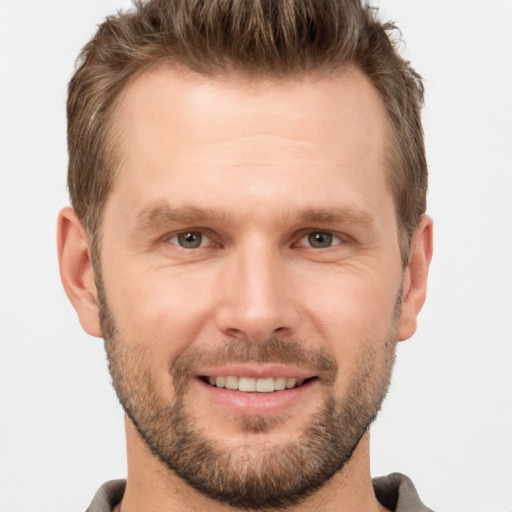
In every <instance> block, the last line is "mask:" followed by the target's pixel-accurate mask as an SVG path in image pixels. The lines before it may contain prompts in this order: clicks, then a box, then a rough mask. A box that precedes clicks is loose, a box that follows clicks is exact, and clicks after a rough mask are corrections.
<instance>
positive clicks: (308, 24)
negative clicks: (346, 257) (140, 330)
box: [67, 0, 427, 265]
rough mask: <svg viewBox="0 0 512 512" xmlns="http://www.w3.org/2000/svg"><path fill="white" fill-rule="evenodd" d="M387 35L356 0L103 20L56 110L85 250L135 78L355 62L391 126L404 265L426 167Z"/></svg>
mask: <svg viewBox="0 0 512 512" xmlns="http://www.w3.org/2000/svg"><path fill="white" fill-rule="evenodd" d="M395 30H396V27H395V26H394V25H393V24H390V23H382V22H380V21H379V20H378V19H377V16H376V12H375V9H374V8H371V7H368V6H365V5H362V4H361V1H360V0H149V1H147V2H142V1H138V2H136V3H135V6H134V9H133V10H131V11H128V12H119V13H118V14H117V15H116V16H112V17H108V18H107V19H106V21H105V22H104V23H103V24H102V25H100V27H99V28H98V31H97V32H96V34H95V36H94V37H93V38H92V40H91V41H90V42H89V43H87V45H86V46H85V47H84V48H83V50H82V51H81V53H80V56H79V59H78V68H77V70H76V72H75V74H74V76H73V78H72V79H71V81H70V83H69V95H68V103H67V115H68V150H69V168H68V187H69V193H70V197H71V203H72V206H73V208H74V210H75V212H76V213H77V215H78V217H79V218H80V220H81V222H82V223H83V224H84V226H85V227H86V229H87V231H88V233H89V236H90V237H91V244H92V246H93V247H92V248H93V250H94V247H95V246H96V243H97V242H98V234H99V230H100V226H101V213H102V208H103V205H104V203H105V200H106V198H107V197H108V194H109V191H110V190H111V188H112V184H113V182H114V177H115V168H116V164H117V165H118V161H119V158H118V157H119V155H117V157H116V154H115V153H116V152H115V144H114V140H113V130H112V126H111V125H112V118H113V112H114V110H115V108H116V105H117V103H118V100H119V97H120V92H121V91H122V90H123V89H124V88H125V87H126V85H127V84H128V83H129V82H131V81H132V80H133V79H134V78H135V77H136V76H138V75H140V74H141V73H143V72H144V71H146V70H148V69H149V68H150V67H153V66H155V65H158V64H160V63H164V62H169V63H171V64H179V65H184V66H186V67H188V68H190V69H191V70H193V71H196V72H198V73H203V74H207V75H215V74H222V73H226V72H235V73H241V74H249V75H262V76H269V77H290V78H293V77H298V76H304V75H305V74H308V73H313V72H316V71H322V70H323V71H327V72H329V71H332V70H337V69H340V68H342V67H344V66H347V65H355V66H356V67H357V68H359V69H360V70H361V71H362V72H363V73H364V74H365V75H366V76H367V77H368V78H369V79H370V80H371V82H372V83H373V85H374V87H375V88H376V89H377V90H378V92H379V93H380V95H381V98H382V100H383V102H384V105H385V107H386V110H387V113H388V116H389V120H390V122H391V127H392V133H393V136H394V141H392V144H390V145H389V146H390V148H391V150H390V153H391V158H390V159H389V160H390V167H391V169H390V172H389V183H390V187H391V190H392V193H393V196H394V200H395V205H396V211H397V219H398V225H399V230H400V239H401V254H402V260H403V263H404V265H405V264H406V263H407V261H408V254H409V245H410V237H411V234H412V232H413V231H414V229H415V228H416V226H417V225H418V223H419V220H420V217H421V216H422V215H423V213H424V212H425V209H426V192H427V164H426V158H425V149H424V142H423V130H422V125H421V118H420V110H421V107H422V105H423V84H422V81H421V78H420V76H419V75H418V74H417V73H416V72H415V71H414V70H413V69H412V67H411V66H410V65H409V63H408V62H406V61H405V60H404V59H403V58H402V57H401V56H400V55H399V53H398V51H397V48H396V46H397V44H396V42H395V41H394V40H393V38H392V36H391V34H392V33H393V32H394V31H395Z"/></svg>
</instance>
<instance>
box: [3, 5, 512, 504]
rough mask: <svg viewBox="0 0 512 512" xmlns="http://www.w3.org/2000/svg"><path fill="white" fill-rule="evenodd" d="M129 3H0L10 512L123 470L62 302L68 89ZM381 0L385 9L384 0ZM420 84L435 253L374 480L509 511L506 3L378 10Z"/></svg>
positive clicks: (405, 348) (89, 487) (511, 197)
mask: <svg viewBox="0 0 512 512" xmlns="http://www.w3.org/2000/svg"><path fill="white" fill-rule="evenodd" d="M128 4H129V2H127V1H126V0H82V1H72V2H71V1H65V0H46V1H41V0H0V91H1V93H0V94H1V97H0V144H1V147H0V169H1V175H0V180H1V181H0V219H1V222H0V269H1V273H0V511H1V512H21V511H23V512H27V511H30V512H47V511H52V512H65V511H66V512H69V511H72V510H84V509H85V508H86V506H87V505H88V503H89V501H90V499H91V498H92V495H93V494H94V492H95V490H96V488H97V487H98V486H99V485H100V484H101V483H102V482H104V481H105V480H108V479H111V478H118V477H123V476H124V475H125V472H126V467H125V448H124V433H123V424H122V413H121V410H120V407H119V406H118V404H117V401H116V399H115V396H114V393H113V391H112V390H111V388H110V384H109V378H108V374H107V371H106V364H105V357H104V354H103V348H102V342H101V341H100V340H96V339H93V338H89V337H88V336H87V335H85V334H84V333H83V332H82V331H81V329H80V327H79V324H78V321H77V319H76V315H75V313H74V310H73V309H72V308H71V306H70V305H69V303H68V301H67V298H66V297H65V295H64V292H63V291H62V289H61V285H60V281H59V277H58V270H57V258H56V249H55V243H54V239H55V220H56V216H57V213H58V211H59V209H60V207H61V206H62V205H64V204H67V193H66V187H65V175H66V146H65V93H66V84H67V81H68V80H69V78H70V76H71V73H72V71H73V61H74V59H75V57H76V55H77V53H78V51H79V49H80V48H81V46H82V45H83V44H84V43H85V42H86V41H87V39H88V38H89V37H90V36H91V35H92V34H93V32H94V30H95V25H96V23H98V22H100V21H101V19H102V18H103V16H104V15H105V14H107V13H112V12H113V11H115V10H116V9H117V8H119V7H126V6H127V5H128ZM374 4H375V5H379V2H374ZM380 5H381V10H382V12H383V14H384V16H385V17H387V18H390V19H393V20H395V21H396V22H397V23H398V25H399V26H400V28H401V29H402V33H403V36H404V39H405V41H406V47H405V54H406V56H407V57H408V58H409V59H410V60H411V61H412V62H413V64H414V66H415V67H416V68H417V69H418V70H419V71H420V73H421V74H422V75H423V76H424V77H425V79H426V87H427V98H426V99H427V106H426V109H425V114H424V121H425V131H426V138H427V147H428V156H429V163H430V171H431V187H430V196H429V201H430V202H429V212H430V214H431V215H432V216H433V217H434V219H435V223H436V229H435V242H436V243H435V257H434V261H433V264H432V269H431V280H430V289H429V297H428V300H427V304H426V306H425V309H424V311H423V313H422V314H421V316H420V327H419V331H418V333H417V334H416V336H415V337H414V338H413V339H412V340H410V341H408V342H405V343H403V344H402V345H401V346H400V349H399V358H398V364H397V368H396V372H395V377H394V379H393V386H392V389H391V393H390V396H389V398H388V399H387V401H386V404H385V406H384V410H383V412H382V414H381V416H380V417H379V419H378V420H377V423H376V425H375V427H374V431H373V438H372V443H373V447H372V449H373V457H372V466H373V467H372V470H373V474H375V475H377V474H383V473H388V472H391V471H402V472H404V473H406V474H408V475H409V476H411V477H412V478H413V479H414V481H415V482H416V485H417V487H418V489H419V491H420V495H421V496H422V498H423V500H424V501H425V503H427V504H428V505H429V506H430V507H432V508H433V509H435V510H436V511H464V512H481V511H510V510H512V496H511V489H512V441H511V437H512V382H511V381H512V378H511V373H512V371H511V370H512V339H511V338H512V334H511V333H512V325H511V324H512V320H511V318H512V149H511V147H512V99H511V94H512V70H511V68H512V50H511V49H512V30H511V28H510V27H511V26H512V1H510V0H490V1H485V2H484V1H483V0H480V1H470V0H450V1H446V0H444V1H443V0H435V1H433V0H400V1H399V0H385V1H384V0H382V1H381V2H380Z"/></svg>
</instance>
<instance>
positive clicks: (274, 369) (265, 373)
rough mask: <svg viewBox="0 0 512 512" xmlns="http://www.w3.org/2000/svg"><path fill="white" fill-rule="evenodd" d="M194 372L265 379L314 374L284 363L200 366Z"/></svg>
mask: <svg viewBox="0 0 512 512" xmlns="http://www.w3.org/2000/svg"><path fill="white" fill-rule="evenodd" d="M195 373H196V375H197V377H227V376H231V375H232V376H236V377H249V378H253V379H266V378H269V377H287V378H296V379H309V378H312V377H315V376H316V375H315V374H314V373H312V372H308V371H305V370H302V369H299V368H294V367H292V366H289V365H284V364H257V365H255V364H250V365H248V364H228V365H223V366H216V367H210V368H201V369H200V370H199V371H197V372H195Z"/></svg>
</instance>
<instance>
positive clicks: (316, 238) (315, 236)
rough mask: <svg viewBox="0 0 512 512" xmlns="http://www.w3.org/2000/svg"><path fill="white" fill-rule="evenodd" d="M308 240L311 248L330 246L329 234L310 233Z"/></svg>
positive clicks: (330, 237)
mask: <svg viewBox="0 0 512 512" xmlns="http://www.w3.org/2000/svg"><path fill="white" fill-rule="evenodd" d="M308 238H309V243H310V244H311V246H312V247H330V246H331V245H332V235H331V233H311V234H310V235H309V237H308Z"/></svg>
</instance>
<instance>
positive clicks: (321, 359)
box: [171, 337, 338, 385]
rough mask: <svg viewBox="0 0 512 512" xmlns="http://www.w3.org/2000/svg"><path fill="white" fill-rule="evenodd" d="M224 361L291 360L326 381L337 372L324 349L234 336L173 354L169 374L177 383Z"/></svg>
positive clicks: (335, 364)
mask: <svg viewBox="0 0 512 512" xmlns="http://www.w3.org/2000/svg"><path fill="white" fill-rule="evenodd" d="M226 363H260V364H262V363H277V364H291V365H294V366H296V367H298V368H300V369H303V370H306V371H309V372H311V373H314V374H315V375H318V377H319V378H320V379H321V381H322V382H323V383H324V384H326V385H330V384H332V383H334V381H335V380H336V376H337V374H338V364H337V362H336V359H335V358H334V356H333V355H332V354H330V353H329V352H327V351H326V350H325V349H322V348H320V349H311V348H307V347H306V346H305V345H304V343H302V342H300V341H298V340H289V339H283V338H280V337H273V338H270V339H269V340H267V341H265V342H263V343H253V342H251V341H249V340H247V339H236V340H229V341H226V342H225V343H223V344H222V345H221V346H219V347H216V348H208V349H207V348H204V347H191V348H190V349H188V350H186V351H185V352H183V353H182V354H180V355H179V356H178V357H176V358H175V360H174V362H173V365H172V370H171V374H172V376H173V378H174V381H175V383H180V382H183V380H184V379H185V378H186V377H187V376H188V375H190V374H191V373H194V370H196V369H197V368H199V367H204V366H221V365H223V364H226Z"/></svg>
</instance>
